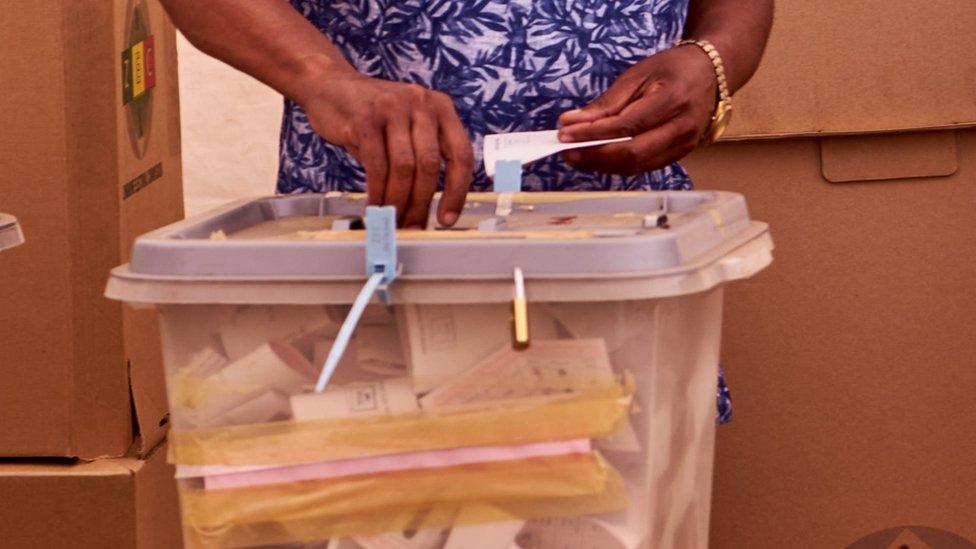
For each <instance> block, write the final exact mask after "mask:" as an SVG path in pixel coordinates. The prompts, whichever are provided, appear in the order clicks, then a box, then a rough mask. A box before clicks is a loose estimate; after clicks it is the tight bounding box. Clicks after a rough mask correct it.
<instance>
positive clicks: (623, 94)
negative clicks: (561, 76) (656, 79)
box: [558, 64, 647, 141]
mask: <svg viewBox="0 0 976 549" xmlns="http://www.w3.org/2000/svg"><path fill="white" fill-rule="evenodd" d="M644 73H645V70H644V69H643V67H641V64H638V65H636V66H634V67H633V68H632V69H630V70H629V71H627V72H625V73H624V74H623V75H621V76H620V78H618V79H617V80H616V81H615V82H614V83H613V84H612V85H611V86H610V88H609V89H608V90H607V91H606V92H605V93H604V94H603V95H601V96H600V97H597V98H596V99H594V100H593V101H592V102H591V103H590V104H588V105H586V106H584V107H583V108H581V109H575V110H571V111H566V112H564V113H563V114H562V115H561V116H560V117H559V122H558V123H559V126H560V127H565V126H571V125H573V124H582V123H584V122H593V121H594V120H599V119H601V118H604V117H607V116H611V115H614V114H617V113H619V112H620V111H621V110H623V108H624V107H626V106H627V104H628V103H630V102H631V100H632V99H633V98H634V96H635V95H637V94H639V93H640V91H641V87H642V86H643V84H644V82H645V81H646V80H647V77H646V76H645V75H644ZM559 137H560V139H563V134H562V132H560V134H559ZM563 140H564V141H566V140H567V139H563Z"/></svg>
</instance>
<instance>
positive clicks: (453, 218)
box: [444, 212, 458, 226]
mask: <svg viewBox="0 0 976 549" xmlns="http://www.w3.org/2000/svg"><path fill="white" fill-rule="evenodd" d="M457 220H458V214H456V213H454V212H447V213H445V214H444V224H445V225H448V226H450V225H453V224H455V223H457Z"/></svg>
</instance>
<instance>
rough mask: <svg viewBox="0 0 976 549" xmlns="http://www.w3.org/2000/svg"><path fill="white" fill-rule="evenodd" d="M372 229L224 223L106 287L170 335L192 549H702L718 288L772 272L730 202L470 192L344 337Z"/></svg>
mask: <svg viewBox="0 0 976 549" xmlns="http://www.w3.org/2000/svg"><path fill="white" fill-rule="evenodd" d="M436 208H437V204H436V201H435V204H434V205H433V206H432V208H431V211H432V212H434V211H436ZM365 209H366V199H365V196H363V195H358V194H340V193H330V194H319V195H315V194H307V195H294V196H280V197H273V198H262V199H257V200H244V201H239V202H234V203H231V204H228V205H227V206H224V207H222V208H219V209H216V210H214V211H212V212H209V213H206V214H204V215H201V216H198V217H194V218H192V219H188V220H185V221H182V222H179V223H176V224H173V225H170V226H168V227H165V228H163V229H160V230H157V231H154V232H152V233H149V234H146V235H144V236H142V237H140V238H139V239H137V240H136V242H135V245H134V249H133V254H132V262H131V263H130V264H128V265H123V266H121V267H118V268H117V269H115V270H114V271H113V272H112V273H111V277H110V280H109V283H108V287H107V292H106V293H107V295H108V297H110V298H113V299H117V300H121V301H125V302H127V303H129V304H130V305H132V306H134V307H155V308H156V309H158V311H159V312H160V318H161V332H162V340H163V349H164V363H165V368H166V380H167V391H168V398H169V405H170V410H171V416H170V417H171V422H172V430H171V433H170V435H169V439H170V454H169V457H170V460H171V461H172V462H173V463H175V464H176V465H177V478H178V483H179V488H180V497H181V508H182V516H183V523H184V529H185V538H186V542H187V544H188V545H189V546H191V547H252V546H253V547H264V546H275V547H328V548H330V549H337V548H338V549H343V548H345V549H356V548H365V549H370V548H377V547H410V548H436V549H444V548H447V549H466V548H470V547H479V548H480V547H485V548H494V547H497V548H498V549H511V548H515V547H518V548H521V549H534V548H547V547H552V548H557V547H567V546H572V547H582V548H588V547H593V548H600V549H605V548H610V549H613V548H637V547H655V548H662V547H705V546H706V544H707V540H708V525H709V507H710V503H711V479H712V464H713V452H714V450H713V448H714V436H715V428H716V426H715V422H716V380H717V374H718V364H719V341H720V336H721V324H722V322H721V320H722V319H721V314H722V292H723V287H724V285H725V284H726V283H728V282H731V281H735V280H740V279H744V278H748V277H750V276H752V275H754V274H755V273H757V272H759V271H760V270H762V269H764V268H765V267H766V266H767V265H769V264H770V262H771V260H772V255H771V252H772V241H771V238H770V235H769V232H768V228H767V226H766V225H765V224H763V223H760V222H757V221H753V220H751V219H750V218H749V215H748V212H747V209H746V203H745V200H744V199H743V197H742V196H740V195H737V194H733V193H727V192H626V193H625V192H622V193H553V194H547V193H513V194H505V193H503V194H471V195H469V196H468V199H467V203H466V205H465V208H464V211H463V214H462V215H461V217H460V220H459V223H458V224H457V226H455V227H452V228H450V229H444V228H440V227H438V226H437V225H436V221H434V218H435V216H434V215H431V220H430V222H429V226H428V227H427V229H426V230H398V231H396V233H395V239H396V246H395V250H396V272H395V275H396V276H395V279H393V280H392V282H389V284H388V285H387V286H386V287H385V288H383V291H380V292H377V294H376V295H373V296H372V297H371V300H370V301H369V305H368V306H367V307H366V308H365V312H364V313H363V315H362V316H361V318H359V319H358V321H357V322H352V321H350V323H349V324H348V326H347V328H346V329H345V330H343V327H342V326H343V323H344V322H345V320H346V318H347V316H348V315H349V312H350V310H351V307H352V304H353V303H354V301H355V300H356V298H357V295H359V293H360V291H361V290H362V288H363V286H364V284H365V283H366V282H367V278H368V277H367V274H370V273H367V271H366V266H365V265H366V264H365V261H364V260H365V255H366V240H367V236H368V234H367V233H373V230H374V229H373V228H370V227H367V230H364V228H363V227H364V225H365V224H366V223H364V210H365ZM365 217H366V218H367V219H368V218H369V216H368V215H367V216H365ZM369 224H372V222H370V223H369ZM377 226H378V225H373V227H377ZM376 230H377V231H378V229H376ZM370 238H372V236H370ZM523 298H524V299H523ZM520 304H521V305H520ZM353 316H354V315H353ZM350 328H351V331H349V329H350ZM347 336H349V337H347ZM337 341H339V342H340V345H337ZM343 342H347V343H348V345H347V346H346V347H345V351H344V353H342V354H341V358H338V362H336V358H337V357H339V356H340V355H338V354H337V353H335V352H333V354H334V356H333V358H332V363H333V364H337V367H336V368H335V369H334V371H333V372H332V375H331V377H329V378H328V382H327V383H326V384H325V385H324V386H322V385H321V383H319V385H320V386H319V387H318V388H317V387H316V385H317V382H320V381H321V378H322V370H323V365H324V364H325V363H326V361H327V358H328V357H329V354H330V352H332V351H333V349H334V348H341V343H343ZM567 544H569V545H567Z"/></svg>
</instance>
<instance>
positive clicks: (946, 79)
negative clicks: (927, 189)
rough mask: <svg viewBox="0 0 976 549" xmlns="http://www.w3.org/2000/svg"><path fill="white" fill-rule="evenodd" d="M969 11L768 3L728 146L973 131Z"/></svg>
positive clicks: (975, 104)
mask: <svg viewBox="0 0 976 549" xmlns="http://www.w3.org/2000/svg"><path fill="white" fill-rule="evenodd" d="M974 27H976V2H970V1H959V0H931V1H928V2H912V1H910V0H858V1H856V2H851V1H849V0H846V1H845V0H820V1H812V0H805V1H803V0H789V1H780V2H777V3H776V20H775V24H774V26H773V34H772V36H771V37H770V41H769V46H768V48H767V50H766V56H765V58H764V59H763V62H762V66H761V68H760V70H759V72H758V73H757V74H756V77H755V78H754V79H753V81H752V82H751V83H750V84H749V85H748V86H746V87H745V89H743V90H742V92H741V93H739V94H737V95H736V98H735V106H734V108H735V115H734V117H733V120H732V125H731V127H730V128H729V136H730V137H740V138H743V137H746V138H748V137H769V136H795V135H821V134H825V133H829V134H843V133H865V132H866V133H874V132H882V131H885V132H890V131H900V130H917V129H934V128H952V127H958V126H967V125H972V123H973V122H976V63H974V62H973V60H972V59H973V57H972V55H971V54H969V53H968V52H972V51H976V33H974V32H973V28H974Z"/></svg>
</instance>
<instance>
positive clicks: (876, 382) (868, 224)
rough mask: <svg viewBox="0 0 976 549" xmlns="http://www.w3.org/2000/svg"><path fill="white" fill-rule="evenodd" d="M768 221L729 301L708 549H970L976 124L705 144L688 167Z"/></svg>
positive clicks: (974, 486)
mask: <svg viewBox="0 0 976 549" xmlns="http://www.w3.org/2000/svg"><path fill="white" fill-rule="evenodd" d="M686 165H687V166H688V168H689V169H690V171H691V174H692V176H693V177H694V178H695V179H696V182H697V184H698V186H699V188H722V189H723V190H730V191H736V192H741V193H744V194H745V195H746V197H747V198H748V200H749V207H750V210H751V214H752V216H754V217H755V218H756V219H762V220H763V221H767V222H769V223H770V225H771V227H772V229H773V235H774V238H775V240H776V245H777V247H776V263H775V264H774V266H773V268H771V269H769V270H768V272H766V273H763V274H762V275H760V276H758V277H756V278H754V279H750V280H747V281H745V282H743V283H741V284H739V285H737V286H734V287H731V288H729V289H728V291H727V294H726V317H725V327H724V332H723V353H722V354H723V361H724V362H725V367H726V372H727V375H728V379H729V383H730V384H731V388H732V393H733V402H734V410H735V419H734V421H733V422H732V423H731V424H729V425H726V426H723V427H721V428H720V429H719V435H718V443H717V450H716V460H717V461H716V472H715V484H714V498H713V507H712V536H711V542H712V545H713V546H714V547H717V548H733V547H743V548H746V547H748V548H753V547H801V548H806V547H811V548H813V547H846V546H847V545H849V544H851V543H853V542H855V541H856V540H858V539H859V538H861V537H863V536H865V535H867V534H870V533H872V532H876V531H879V530H882V529H884V528H891V527H895V526H904V525H923V526H929V527H933V528H941V529H944V530H948V531H951V532H954V533H956V534H958V535H961V536H963V537H966V538H968V539H971V540H976V521H974V520H973V515H972V509H971V505H970V504H969V503H968V502H972V501H976V467H974V466H973V456H974V455H976V437H974V436H973V433H976V415H974V414H973V413H972V407H973V406H972V400H973V397H972V395H973V391H974V389H976V368H974V365H976V328H974V321H973V314H974V312H976V284H974V280H976V230H974V226H976V211H974V209H973V205H974V204H976V130H965V131H940V132H921V133H901V134H885V135H874V136H872V135H862V136H848V137H830V138H822V139H815V138H798V139H788V140H773V141H754V142H741V143H728V144H720V145H718V146H715V147H714V148H710V149H705V150H702V151H700V152H698V153H696V154H695V155H694V156H693V157H692V158H691V159H689V161H688V162H687V164H686Z"/></svg>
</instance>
